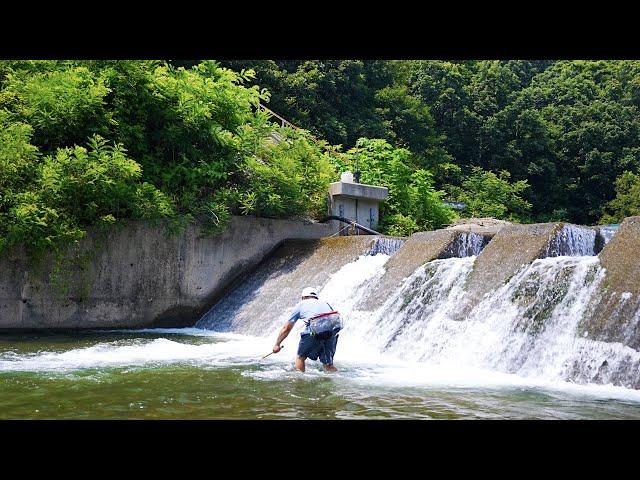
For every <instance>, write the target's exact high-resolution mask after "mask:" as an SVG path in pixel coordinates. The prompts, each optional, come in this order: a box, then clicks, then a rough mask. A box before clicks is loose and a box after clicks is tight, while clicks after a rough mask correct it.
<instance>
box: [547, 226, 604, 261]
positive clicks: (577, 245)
mask: <svg viewBox="0 0 640 480" xmlns="http://www.w3.org/2000/svg"><path fill="white" fill-rule="evenodd" d="M595 248H596V231H595V230H593V229H591V228H586V227H579V226H577V225H564V226H563V227H562V228H561V229H560V231H559V232H558V233H557V234H556V235H554V236H552V237H551V238H550V239H549V244H548V246H547V256H548V257H558V256H561V255H570V256H578V255H595V253H596V252H595Z"/></svg>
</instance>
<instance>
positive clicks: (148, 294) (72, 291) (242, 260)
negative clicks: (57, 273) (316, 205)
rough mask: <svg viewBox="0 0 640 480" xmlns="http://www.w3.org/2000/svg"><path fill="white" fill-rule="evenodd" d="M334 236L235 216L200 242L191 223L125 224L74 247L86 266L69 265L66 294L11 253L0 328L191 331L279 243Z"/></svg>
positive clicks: (45, 271)
mask: <svg viewBox="0 0 640 480" xmlns="http://www.w3.org/2000/svg"><path fill="white" fill-rule="evenodd" d="M334 232H335V230H334V229H333V226H332V225H330V224H326V225H325V224H304V223H302V222H296V221H289V220H272V219H264V218H253V217H234V218H233V219H232V222H231V228H230V229H229V230H228V231H227V232H226V233H224V234H222V235H220V236H217V237H205V238H201V237H200V230H199V228H198V227H197V226H194V225H192V226H189V227H187V229H186V230H185V231H184V232H183V233H181V234H180V235H177V236H175V235H174V236H172V237H168V236H167V233H166V229H165V228H164V226H163V225H157V226H152V225H150V224H148V223H146V222H131V223H129V224H127V225H126V226H123V227H120V228H114V229H112V230H110V231H109V232H107V233H106V236H104V237H100V235H97V234H96V233H95V232H92V233H90V235H88V237H87V238H86V239H85V240H83V241H82V242H81V245H80V248H79V251H82V252H89V255H88V256H87V258H88V261H87V262H86V264H85V265H83V266H82V265H81V266H80V267H77V266H73V267H69V268H71V271H72V272H73V274H72V275H71V276H70V277H69V280H70V288H69V289H68V291H66V292H65V291H64V290H65V289H64V288H60V287H56V286H55V284H54V283H52V282H51V271H52V268H53V264H54V262H53V261H52V259H51V258H48V259H45V261H44V262H42V263H41V264H40V265H39V266H32V265H29V263H28V262H27V260H26V258H25V256H24V255H23V254H22V253H20V252H13V253H12V254H9V255H5V257H4V258H1V259H0V272H1V273H0V329H20V328H24V329H29V328H129V327H131V328H140V327H151V326H187V325H193V324H195V322H196V321H197V320H198V318H199V317H200V315H202V314H203V313H204V312H206V311H207V310H208V308H210V307H211V305H212V304H213V303H214V301H215V300H216V299H217V297H218V296H219V295H220V294H221V293H222V292H223V290H224V288H225V287H226V286H227V285H228V284H229V283H230V282H231V281H232V280H234V279H235V278H237V277H238V276H239V275H240V274H242V273H244V272H245V271H247V270H248V269H250V268H252V267H254V266H256V265H257V264H258V263H259V262H260V261H261V260H262V259H263V258H264V257H265V256H266V255H267V254H269V253H270V252H271V251H272V250H273V249H274V248H275V247H276V246H277V245H278V244H280V243H281V242H282V241H284V240H285V239H293V238H299V239H314V238H321V237H325V236H328V235H331V234H332V233H334ZM92 250H93V253H91V252H92ZM67 265H68V266H70V265H72V262H68V263H67ZM63 278H64V276H63Z"/></svg>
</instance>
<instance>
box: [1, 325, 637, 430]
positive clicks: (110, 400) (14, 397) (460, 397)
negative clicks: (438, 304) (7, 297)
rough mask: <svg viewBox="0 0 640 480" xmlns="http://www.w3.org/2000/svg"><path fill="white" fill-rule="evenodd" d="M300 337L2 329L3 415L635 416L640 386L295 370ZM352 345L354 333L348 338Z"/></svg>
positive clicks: (393, 367) (438, 373)
mask: <svg viewBox="0 0 640 480" xmlns="http://www.w3.org/2000/svg"><path fill="white" fill-rule="evenodd" d="M296 340H297V339H296V338H289V339H287V340H285V342H284V345H285V348H284V350H283V351H282V352H281V353H279V354H277V355H271V356H270V357H268V358H266V359H264V360H261V359H260V357H261V355H262V354H264V353H265V352H268V351H269V350H270V347H271V343H272V342H271V341H270V339H266V338H261V337H249V336H244V335H236V334H229V333H216V332H211V331H206V330H198V329H179V330H143V331H122V332H87V333H82V334H77V333H74V334H70V335H61V334H46V333H42V334H37V335H10V336H8V335H3V336H2V337H0V418H3V419H36V418H46V419H60V418H76V419H77V418H87V419H118V418H121V419H136V418H156V419H275V418H329V419H341V418H350V419H358V418H416V419H478V418H480V419H482V418H484V419H504V418H517V419H633V418H640V392H638V391H636V390H631V389H625V388H622V387H614V386H600V385H576V384H572V383H568V382H545V381H539V380H532V379H526V378H523V377H519V376H517V375H514V374H500V373H496V372H493V371H489V370H469V369H465V370H460V371H455V370H446V369H439V368H436V367H434V366H429V365H428V364H425V363H418V362H404V361H397V360H396V361H394V360H392V359H386V360H382V361H380V360H379V361H377V362H372V361H371V359H367V360H366V361H364V362H363V361H359V360H358V359H357V358H351V357H350V355H349V353H348V351H345V350H344V349H343V350H341V349H340V346H341V345H340V342H339V345H338V351H337V353H336V357H335V362H336V366H337V367H339V368H340V371H339V372H338V373H337V374H333V375H330V374H325V373H323V372H322V371H321V370H320V368H319V364H318V363H317V362H308V369H307V372H306V373H305V374H301V373H299V372H296V371H294V370H293V365H292V364H293V362H292V360H293V355H294V353H295V352H294V350H295V346H296ZM345 343H347V344H348V342H345Z"/></svg>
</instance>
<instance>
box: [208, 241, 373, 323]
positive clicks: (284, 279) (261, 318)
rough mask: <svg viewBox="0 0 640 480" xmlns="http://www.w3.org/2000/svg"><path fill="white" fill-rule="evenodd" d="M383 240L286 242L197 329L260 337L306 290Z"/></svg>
mask: <svg viewBox="0 0 640 480" xmlns="http://www.w3.org/2000/svg"><path fill="white" fill-rule="evenodd" d="M378 238H380V237H377V236H368V235H363V236H349V237H331V238H322V239H319V240H289V241H285V242H284V243H283V244H282V245H281V246H280V247H278V248H277V249H276V250H275V251H274V252H273V254H272V255H270V256H269V257H268V258H267V259H265V260H264V261H263V262H262V263H261V264H260V265H259V266H258V267H257V268H255V269H253V271H251V272H247V274H246V275H243V276H242V277H241V278H239V279H238V281H236V282H234V284H233V285H231V286H230V287H229V288H227V289H226V294H225V295H224V296H223V297H222V298H221V299H220V301H219V302H218V303H216V304H215V305H214V306H213V307H212V308H211V310H210V311H209V312H207V313H206V315H204V316H203V317H202V319H200V320H199V321H198V323H197V327H199V328H210V329H215V330H219V331H220V330H223V331H224V330H229V331H233V332H236V333H244V334H252V335H259V334H261V333H262V331H263V330H264V329H265V328H268V325H269V324H270V323H271V322H272V321H273V320H274V319H276V318H278V317H279V316H280V315H282V313H283V312H285V311H286V310H287V309H290V308H291V307H292V306H293V305H295V304H296V303H297V302H298V301H299V300H300V292H301V291H302V289H303V288H305V287H315V288H317V289H318V290H322V288H323V287H324V286H325V285H326V283H327V282H328V281H329V278H330V277H331V275H333V274H334V273H336V272H337V271H338V270H339V269H340V268H341V267H343V266H344V265H346V264H348V263H351V262H353V261H355V260H357V258H358V257H359V256H361V255H365V254H367V253H368V252H369V251H370V250H371V248H372V246H373V245H374V244H375V242H376V239H378Z"/></svg>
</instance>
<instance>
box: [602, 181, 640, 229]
mask: <svg viewBox="0 0 640 480" xmlns="http://www.w3.org/2000/svg"><path fill="white" fill-rule="evenodd" d="M604 212H605V213H604V214H603V215H602V217H601V218H600V223H601V224H602V223H620V222H622V220H623V219H624V218H625V217H630V216H633V215H640V175H636V174H634V173H633V172H629V171H625V172H624V173H623V174H622V175H620V176H619V177H618V178H617V179H616V196H615V198H614V199H613V200H611V201H610V202H608V203H607V204H606V205H605V207H604Z"/></svg>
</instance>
